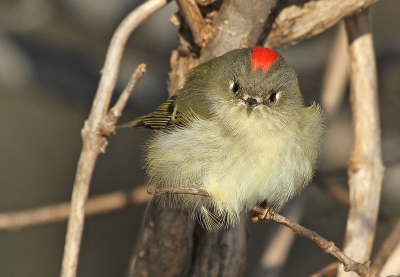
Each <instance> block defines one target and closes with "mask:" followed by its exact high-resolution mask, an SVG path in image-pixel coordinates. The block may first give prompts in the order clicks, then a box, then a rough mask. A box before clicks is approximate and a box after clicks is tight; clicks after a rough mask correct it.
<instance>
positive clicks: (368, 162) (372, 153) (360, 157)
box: [338, 9, 384, 277]
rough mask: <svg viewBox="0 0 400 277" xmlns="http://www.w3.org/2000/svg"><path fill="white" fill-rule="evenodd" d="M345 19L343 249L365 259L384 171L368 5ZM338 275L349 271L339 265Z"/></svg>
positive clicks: (371, 240) (367, 258)
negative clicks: (348, 130)
mask: <svg viewBox="0 0 400 277" xmlns="http://www.w3.org/2000/svg"><path fill="white" fill-rule="evenodd" d="M345 23H346V30H347V33H348V37H349V55H350V74H351V75H350V100H351V107H352V112H353V126H354V147H353V150H352V153H351V155H350V160H349V169H348V171H349V181H348V183H349V192H350V198H349V199H350V210H349V216H348V219H347V227H346V236H345V242H344V252H345V253H346V255H348V256H349V257H351V258H352V259H356V260H360V261H368V260H369V258H370V255H371V250H372V244H373V241H374V236H375V227H376V221H377V217H378V210H379V200H380V195H381V183H382V177H383V171H384V166H383V163H382V156H381V139H380V123H379V107H378V90H377V73H376V65H375V54H374V47H373V41H372V33H371V23H370V19H369V12H368V9H365V10H362V11H361V12H359V13H357V14H355V15H353V16H352V17H349V18H346V21H345ZM338 276H340V277H344V276H346V277H347V276H349V275H347V274H345V273H344V272H343V270H341V269H340V268H339V274H338ZM350 276H355V275H354V274H351V275H350Z"/></svg>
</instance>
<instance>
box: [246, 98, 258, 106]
mask: <svg viewBox="0 0 400 277" xmlns="http://www.w3.org/2000/svg"><path fill="white" fill-rule="evenodd" d="M244 102H245V103H246V105H247V108H248V109H252V108H254V107H255V106H257V105H258V104H260V103H259V102H258V100H257V99H255V98H253V97H249V98H247V99H246V100H244Z"/></svg>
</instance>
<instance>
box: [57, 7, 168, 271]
mask: <svg viewBox="0 0 400 277" xmlns="http://www.w3.org/2000/svg"><path fill="white" fill-rule="evenodd" d="M167 2H168V1H167V0H150V1H147V2H145V3H144V4H142V5H141V6H139V7H138V8H137V9H136V10H134V11H133V12H131V13H130V14H129V15H128V16H127V17H126V18H125V19H124V20H123V21H122V22H121V24H120V25H119V26H118V29H117V30H116V32H115V33H114V35H113V37H112V39H111V42H110V46H109V48H108V51H107V56H106V60H105V64H104V68H103V75H102V77H101V80H100V83H99V87H98V89H97V92H96V96H95V98H94V101H93V105H92V109H91V111H90V114H89V118H88V119H87V120H86V122H85V124H84V127H83V129H82V138H83V147H82V152H81V156H80V158H79V162H78V167H77V172H76V177H75V182H74V186H73V191H72V200H71V212H70V218H69V221H68V228H67V235H66V241H65V247H64V256H63V261H62V268H61V277H74V276H76V270H77V266H78V256H79V249H80V244H81V239H82V231H83V225H84V218H85V205H86V200H87V196H88V192H89V186H90V180H91V177H92V174H93V170H94V166H95V163H96V160H97V157H98V155H99V153H100V152H104V148H105V146H106V145H107V137H106V136H104V134H100V133H99V130H100V129H101V125H102V124H101V123H102V122H103V121H104V119H105V117H106V113H107V109H108V107H109V104H110V99H111V95H112V92H113V90H114V87H115V84H116V81H117V77H118V72H119V65H120V63H121V59H122V54H123V50H124V47H125V44H126V42H127V40H128V38H129V36H130V34H131V33H132V32H133V30H134V29H135V28H136V27H137V26H139V25H140V24H141V23H142V22H143V21H145V20H146V19H147V18H148V17H149V16H150V15H151V14H153V13H154V12H155V11H157V10H158V9H160V8H161V7H163V6H164V5H166V4H167Z"/></svg>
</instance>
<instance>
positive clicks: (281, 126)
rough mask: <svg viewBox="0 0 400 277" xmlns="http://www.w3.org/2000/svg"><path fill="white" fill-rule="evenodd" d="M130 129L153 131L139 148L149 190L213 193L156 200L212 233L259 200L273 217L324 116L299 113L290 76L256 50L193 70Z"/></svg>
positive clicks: (312, 157) (293, 185) (305, 162)
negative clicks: (172, 93) (181, 210)
mask: <svg viewBox="0 0 400 277" xmlns="http://www.w3.org/2000/svg"><path fill="white" fill-rule="evenodd" d="M256 51H257V52H256ZM130 125H131V126H133V127H134V128H137V127H145V128H150V129H156V131H155V132H154V134H153V135H152V137H151V138H150V139H149V141H148V142H147V144H146V152H147V155H146V158H145V167H146V171H147V176H148V182H149V183H151V184H155V185H156V186H157V187H183V188H185V187H190V188H202V189H205V190H207V191H208V192H209V193H210V194H211V195H212V197H208V198H207V197H201V196H193V195H170V196H163V197H160V201H167V202H168V203H170V204H174V205H177V206H182V207H184V208H187V209H188V210H189V211H190V212H191V214H192V216H193V217H195V218H197V219H198V220H199V222H200V223H201V224H202V225H203V226H204V227H205V228H206V229H207V230H210V231H214V230H217V229H219V228H221V227H227V226H231V225H234V224H235V223H237V221H238V220H239V213H240V211H241V210H242V209H243V208H250V207H251V206H253V205H257V204H260V203H262V202H264V201H266V202H267V203H268V205H270V206H272V207H274V208H275V209H276V210H279V209H280V208H281V207H282V206H283V205H284V204H285V203H286V202H287V201H288V200H289V199H290V198H291V197H293V196H294V195H295V194H297V193H298V192H300V191H301V190H302V188H304V186H305V185H306V184H307V183H308V182H309V181H310V179H311V178H312V175H313V171H314V165H315V161H316V158H317V155H318V152H319V148H320V141H321V135H322V130H323V118H322V115H321V110H320V108H319V106H318V105H316V104H313V105H311V106H310V107H305V106H304V101H303V98H302V95H301V93H300V90H299V86H298V82H297V77H296V74H295V72H294V71H293V70H292V69H291V68H290V67H289V66H288V65H287V63H286V62H285V61H284V60H283V58H282V57H281V56H279V55H278V54H277V53H276V52H275V51H273V50H270V49H266V48H261V47H255V48H246V49H238V50H233V51H231V52H228V53H227V54H225V55H223V56H221V57H218V58H215V59H212V60H210V61H208V62H206V63H203V64H201V65H199V66H197V67H195V68H194V69H192V70H191V71H190V72H189V74H188V76H187V80H186V82H185V84H184V86H183V88H182V89H181V90H179V91H178V92H177V93H176V94H175V96H173V97H171V98H170V99H169V100H168V101H167V102H166V103H164V104H163V105H161V106H160V107H159V108H158V109H157V110H156V111H155V112H154V113H152V114H149V115H145V116H142V117H140V118H138V119H137V120H135V121H133V122H132V123H131V124H130Z"/></svg>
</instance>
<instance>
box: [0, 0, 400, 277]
mask: <svg viewBox="0 0 400 277" xmlns="http://www.w3.org/2000/svg"><path fill="white" fill-rule="evenodd" d="M142 2H144V1H135V0H115V1H108V0H0V107H1V108H0V119H1V122H2V123H1V132H0V164H1V166H0V213H5V212H11V211H19V210H24V209H31V208H37V207H40V206H44V205H49V204H56V203H61V202H68V201H69V200H70V197H71V191H72V184H73V181H74V176H75V170H76V165H77V161H78V158H79V154H80V151H81V146H82V142H81V136H80V130H81V128H82V126H83V122H84V120H85V119H87V117H88V114H89V111H90V107H91V103H92V100H93V97H94V94H95V92H96V89H97V84H98V81H99V77H100V74H99V72H100V70H101V68H102V66H103V63H104V58H105V55H106V51H107V47H108V43H109V41H110V39H111V36H112V34H113V32H114V30H115V29H116V27H117V26H118V24H119V23H120V22H121V20H122V19H123V18H124V17H125V16H126V15H127V14H128V13H129V12H130V11H132V10H133V9H134V8H135V7H137V6H138V5H139V4H141V3H142ZM176 10H177V7H176V5H175V3H170V4H169V5H168V6H167V7H165V8H163V9H162V10H160V11H159V12H157V13H156V14H155V15H154V16H152V17H151V18H150V19H149V20H147V21H146V22H145V23H144V24H143V25H142V26H140V27H139V28H138V29H137V30H136V31H135V32H134V33H133V35H132V37H131V39H130V41H129V43H128V45H127V47H126V51H125V54H124V58H123V62H122V69H121V74H120V78H119V81H118V85H117V88H116V94H115V97H116V96H117V95H118V94H119V93H120V92H121V91H122V89H123V88H124V86H125V84H126V82H127V80H128V78H129V77H130V75H131V73H132V72H133V70H134V69H135V68H136V66H137V65H138V64H139V63H146V65H147V73H146V74H145V75H144V77H143V78H142V80H141V81H140V82H139V84H138V86H137V87H136V88H135V90H134V92H133V94H132V96H131V99H130V101H129V103H128V106H127V107H126V108H125V111H124V114H123V117H122V118H121V119H120V121H119V123H124V122H127V121H129V120H132V119H134V118H135V117H136V116H138V115H142V114H144V113H148V112H151V111H152V110H154V109H155V108H156V107H157V106H158V105H159V104H160V103H161V102H162V101H164V100H166V99H167V98H168V92H167V88H166V83H167V80H168V71H169V70H170V67H169V57H170V54H171V50H172V49H173V48H174V46H175V45H176V44H177V31H178V28H177V27H176V26H173V25H172V24H170V23H169V17H170V16H171V15H172V14H173V13H174V12H176ZM399 11H400V1H398V0H386V1H379V2H378V3H377V4H375V5H373V7H372V8H371V14H372V24H373V32H374V43H375V50H376V59H377V66H378V74H379V101H380V113H381V127H382V147H383V159H384V162H385V164H386V174H385V179H384V185H383V192H382V200H381V211H382V212H383V213H385V214H388V215H394V216H400V201H399V200H398V199H399V197H400V185H399V180H400V120H399V118H400V93H399V90H400V17H399ZM335 29H336V27H334V28H331V29H330V30H328V31H327V32H325V33H323V34H321V35H318V36H316V37H314V38H312V39H310V40H307V41H304V42H302V43H300V44H298V45H296V46H291V47H289V48H287V49H283V50H279V52H280V53H282V55H283V56H284V57H285V58H286V59H287V60H288V62H289V63H290V64H291V65H292V66H293V67H294V68H295V70H296V72H297V73H298V75H299V82H300V86H301V89H302V91H303V92H304V93H305V94H306V99H307V101H308V103H309V102H310V101H312V100H318V97H319V94H320V91H321V84H322V79H323V73H324V71H325V67H326V63H327V59H328V56H329V53H330V50H331V47H332V44H333V40H334V35H335ZM114 101H115V99H114V100H113V102H114ZM148 135H149V133H148V132H146V131H132V130H118V133H117V135H116V136H114V137H112V139H111V140H110V144H109V146H108V148H107V153H106V154H104V155H101V156H100V157H99V160H98V162H97V166H96V169H95V173H94V176H93V180H92V184H91V188H90V195H91V196H95V195H100V194H104V193H108V192H113V191H116V190H124V191H130V190H131V189H132V188H134V187H137V186H140V185H142V184H143V177H144V172H143V170H142V168H141V154H142V150H141V149H142V148H141V145H142V143H143V142H144V140H145V138H146V136H148ZM352 141H353V138H352V123H351V111H350V106H349V102H348V92H346V95H345V97H344V99H343V103H342V104H341V106H340V109H339V111H338V113H337V114H336V115H335V116H334V117H333V118H332V120H331V121H329V122H328V124H327V130H326V134H325V140H324V146H323V151H322V154H321V157H320V161H319V163H318V173H317V179H316V181H315V182H314V183H313V184H312V185H310V186H309V187H308V188H307V189H306V190H305V192H304V193H303V194H302V195H301V196H300V197H298V199H300V200H297V201H300V202H301V206H302V209H301V210H302V213H301V214H300V215H299V217H300V222H301V224H303V225H305V226H306V227H308V228H310V229H312V230H314V231H316V232H318V233H319V234H320V235H322V236H323V237H325V238H327V239H329V240H332V241H334V242H335V244H336V245H338V246H339V247H340V246H341V245H342V239H343V233H344V230H345V225H346V217H347V209H348V208H347V207H346V205H344V204H342V203H341V202H339V201H338V200H336V199H334V198H332V197H331V196H329V195H328V194H327V193H326V192H325V191H324V190H323V189H321V186H320V184H318V183H321V182H322V181H321V182H318V180H321V179H323V180H324V182H323V183H330V184H335V185H338V186H341V187H344V188H345V187H346V181H347V173H346V166H347V161H348V158H349V153H350V150H351V147H352ZM321 176H322V177H321ZM324 176H329V178H328V177H327V178H325V177H324ZM324 178H325V179H324ZM295 204H296V203H295ZM295 204H294V205H295ZM296 205H297V204H296ZM144 210H145V205H138V206H128V207H126V208H124V209H121V210H118V211H115V212H110V213H105V214H102V215H97V216H92V217H88V218H87V220H86V224H85V229H84V235H83V241H82V247H81V254H80V263H79V267H78V276H98V277H102V276H125V274H126V272H127V270H128V265H129V260H130V258H131V255H132V253H133V251H134V247H135V243H136V241H137V239H138V237H139V235H140V229H141V224H142V215H143V212H144ZM271 225H273V224H272V223H268V224H253V223H251V224H250V226H251V228H250V234H251V236H250V239H251V245H250V255H249V261H248V268H247V271H246V274H245V276H262V272H261V271H260V270H259V269H258V264H259V263H260V260H261V257H262V256H263V254H262V253H263V251H264V248H265V245H266V240H265V237H266V235H265V234H266V233H267V232H268V228H269V227H270V226H271ZM66 226H67V222H66V221H64V222H60V223H53V224H47V225H41V226H34V227H29V228H26V229H22V230H16V231H4V230H0V276H13V277H14V276H58V275H59V273H60V268H61V260H62V254H63V246H64V239H65V232H66ZM377 231H378V233H377V238H376V245H377V246H379V244H380V243H381V242H382V240H383V239H384V237H385V236H386V235H387V233H388V231H389V227H388V225H387V224H385V223H379V224H378V229H377ZM374 250H375V251H376V247H375V249H374ZM333 261H334V259H333V258H331V257H330V256H329V255H327V254H325V253H323V251H322V250H320V249H318V248H317V247H316V246H314V244H313V243H312V242H310V241H308V240H307V239H304V238H300V237H295V240H294V244H293V246H292V251H291V254H290V256H289V257H288V260H287V262H286V265H285V267H284V269H283V271H282V272H281V276H299V277H301V276H309V275H310V274H312V273H313V272H315V271H317V270H318V269H320V268H321V267H323V266H324V265H326V264H328V263H330V262H333Z"/></svg>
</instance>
